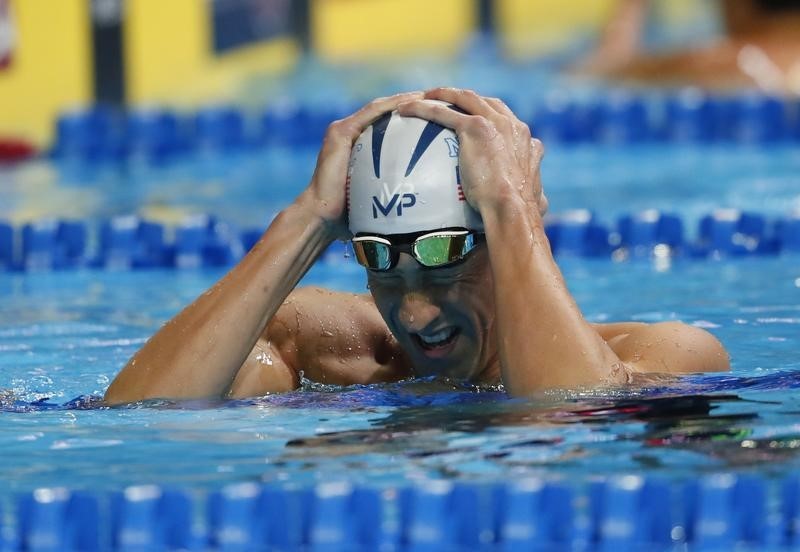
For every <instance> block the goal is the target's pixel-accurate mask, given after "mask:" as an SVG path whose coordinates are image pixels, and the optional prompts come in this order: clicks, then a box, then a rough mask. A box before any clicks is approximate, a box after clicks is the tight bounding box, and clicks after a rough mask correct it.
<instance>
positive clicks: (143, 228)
mask: <svg viewBox="0 0 800 552" xmlns="http://www.w3.org/2000/svg"><path fill="white" fill-rule="evenodd" d="M545 231H546V233H547V236H548V239H549V241H550V247H551V249H552V251H553V253H554V254H555V255H556V256H558V257H562V258H566V257H581V258H599V259H602V258H606V259H609V258H610V259H613V260H616V261H623V260H628V259H651V258H694V259H718V258H731V257H742V256H764V255H778V254H797V253H800V213H794V214H791V215H788V216H785V217H780V218H770V217H767V216H765V215H762V214H759V213H753V212H748V211H739V210H737V209H717V210H715V211H713V212H711V213H709V214H707V215H705V216H703V217H702V218H701V219H700V221H699V223H698V229H697V232H696V237H694V238H691V239H690V238H687V237H686V235H685V223H684V222H683V219H682V218H681V217H680V216H679V215H676V214H675V213H669V212H661V211H658V210H654V209H648V210H644V211H640V212H636V213H629V214H625V215H622V216H620V217H619V218H618V219H617V220H616V221H615V223H614V224H613V225H607V224H605V223H603V222H602V221H599V220H598V218H597V217H596V216H595V215H594V213H592V212H591V211H589V210H586V209H577V210H572V211H565V212H563V213H558V214H555V215H549V216H548V217H547V218H546V219H545ZM262 232H263V230H262V229H255V228H245V229H240V228H238V227H237V226H236V225H234V224H230V223H228V222H225V221H221V220H218V219H217V218H216V217H214V216H211V215H195V216H191V217H189V218H187V219H185V220H184V221H183V222H182V223H180V224H179V225H177V226H175V227H166V226H164V225H162V224H160V223H157V222H153V221H148V220H144V219H141V218H140V217H137V216H135V215H127V216H118V217H113V218H111V219H108V220H105V221H102V222H101V223H100V224H99V225H98V224H90V223H87V222H82V221H74V220H61V221H59V220H52V219H49V220H42V221H35V222H31V223H28V224H25V225H23V226H22V228H21V229H19V228H14V227H13V226H12V225H10V224H8V223H5V222H3V221H0V271H12V270H16V271H49V270H74V269H80V268H100V269H107V270H137V269H153V268H162V269H164V268H166V269H173V268H175V269H187V270H188V269H199V268H213V267H227V266H232V265H233V264H235V263H236V262H238V261H239V260H240V259H241V258H242V257H244V255H245V254H246V253H247V251H249V250H250V249H251V248H252V247H253V246H254V245H255V244H256V243H257V242H258V240H259V238H260V237H261V234H262ZM92 236H96V239H92ZM89 244H95V245H94V247H93V248H90V247H89ZM321 262H323V263H325V264H338V263H342V262H352V251H351V250H350V248H349V245H348V244H345V243H341V242H334V243H333V244H331V246H330V247H329V248H328V250H327V251H325V252H324V254H323V255H322V257H321Z"/></svg>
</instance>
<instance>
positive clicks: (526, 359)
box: [482, 200, 618, 395]
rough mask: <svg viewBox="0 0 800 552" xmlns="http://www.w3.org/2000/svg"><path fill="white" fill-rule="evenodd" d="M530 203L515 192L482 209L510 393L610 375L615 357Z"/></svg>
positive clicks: (576, 383) (590, 381)
mask: <svg viewBox="0 0 800 552" xmlns="http://www.w3.org/2000/svg"><path fill="white" fill-rule="evenodd" d="M535 211H536V210H535V208H534V207H533V206H531V205H529V204H526V203H524V202H523V201H521V200H517V201H514V202H508V203H507V204H504V205H503V206H502V208H501V209H492V210H489V211H488V212H485V213H482V216H483V220H484V225H485V228H486V236H487V242H488V246H489V257H490V261H491V264H492V275H493V277H494V288H495V301H496V310H497V331H498V337H499V339H498V343H499V346H500V358H501V364H502V377H503V382H504V383H505V385H506V388H507V389H508V390H509V392H510V393H511V394H513V395H527V394H530V393H531V392H535V391H540V390H544V389H549V388H554V387H561V388H568V387H575V386H579V385H583V384H597V383H600V382H602V381H608V382H609V383H610V382H611V381H613V379H614V377H615V376H614V364H615V363H617V362H618V359H617V358H616V355H615V354H614V353H613V351H612V350H611V349H610V348H609V347H608V346H607V344H606V343H605V341H604V340H603V339H602V338H601V337H600V335H598V333H597V332H596V331H595V330H594V329H593V328H592V326H591V325H590V324H589V323H587V322H586V321H585V320H584V318H583V315H582V314H581V312H580V310H579V309H578V306H577V304H576V303H575V300H574V299H573V297H572V295H571V294H570V293H569V290H568V289H567V286H566V283H565V282H564V278H563V276H562V275H561V271H560V270H559V269H558V266H557V265H556V263H555V261H554V260H553V256H552V254H551V252H550V246H549V242H548V240H547V237H546V235H545V232H544V226H543V224H542V220H541V217H540V216H539V214H538V213H536V212H535Z"/></svg>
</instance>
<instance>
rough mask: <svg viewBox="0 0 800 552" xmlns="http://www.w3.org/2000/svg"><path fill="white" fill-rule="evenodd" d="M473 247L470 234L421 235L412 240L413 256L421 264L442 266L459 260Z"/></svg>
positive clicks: (472, 237)
mask: <svg viewBox="0 0 800 552" xmlns="http://www.w3.org/2000/svg"><path fill="white" fill-rule="evenodd" d="M473 247H474V236H473V235H472V234H467V233H464V234H451V235H433V236H423V237H421V238H419V239H418V240H417V241H416V242H414V256H415V257H416V258H417V260H418V261H419V262H420V264H422V265H423V266H429V267H430V266H442V265H446V264H450V263H454V262H456V261H459V260H461V259H462V258H464V255H466V254H467V253H468V252H469V251H471V250H472V248H473Z"/></svg>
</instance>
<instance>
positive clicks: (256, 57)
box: [125, 0, 299, 107]
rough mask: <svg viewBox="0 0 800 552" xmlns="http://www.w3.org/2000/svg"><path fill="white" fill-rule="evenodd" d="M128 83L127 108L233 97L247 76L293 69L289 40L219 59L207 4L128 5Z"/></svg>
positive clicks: (181, 0) (190, 0)
mask: <svg viewBox="0 0 800 552" xmlns="http://www.w3.org/2000/svg"><path fill="white" fill-rule="evenodd" d="M125 6H126V12H125V17H126V29H125V68H126V72H125V79H126V83H127V86H126V91H127V94H128V98H127V99H128V102H129V103H134V104H135V103H162V104H180V105H181V106H184V107H191V106H194V105H197V104H202V103H208V102H210V101H223V100H226V99H231V98H233V97H235V95H236V93H237V91H238V88H239V86H240V85H241V83H242V78H243V76H246V75H252V74H258V73H262V74H263V73H265V72H280V71H285V70H288V69H289V68H291V67H292V66H293V65H294V63H295V62H296V61H297V58H298V56H299V50H298V47H297V45H296V44H295V42H294V41H293V40H291V39H288V38H287V39H277V40H272V41H269V42H267V43H264V44H260V45H255V46H249V47H245V48H239V49H237V50H236V51H235V52H233V53H227V54H223V55H215V54H214V53H213V52H212V46H211V40H212V37H211V32H212V30H211V21H210V17H211V14H210V9H209V5H208V2H206V1H205V0H168V1H164V0H128V1H127V3H126V5H125Z"/></svg>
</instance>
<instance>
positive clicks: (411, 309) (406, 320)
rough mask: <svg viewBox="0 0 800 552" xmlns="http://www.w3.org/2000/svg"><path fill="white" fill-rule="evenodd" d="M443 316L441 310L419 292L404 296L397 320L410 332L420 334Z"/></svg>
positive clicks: (411, 292)
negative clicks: (440, 315)
mask: <svg viewBox="0 0 800 552" xmlns="http://www.w3.org/2000/svg"><path fill="white" fill-rule="evenodd" d="M439 314H441V309H440V308H439V307H438V306H436V304H434V303H433V302H432V301H431V300H430V298H429V297H427V296H426V295H425V294H424V293H420V292H418V291H409V292H407V293H406V294H405V295H403V299H402V301H401V302H400V308H399V309H398V311H397V319H398V321H399V322H400V324H402V325H403V327H404V328H405V329H406V330H407V331H409V332H419V331H421V330H423V329H424V328H425V327H426V326H428V325H429V324H430V323H431V322H433V321H434V320H436V318H437V317H438V316H439Z"/></svg>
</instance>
